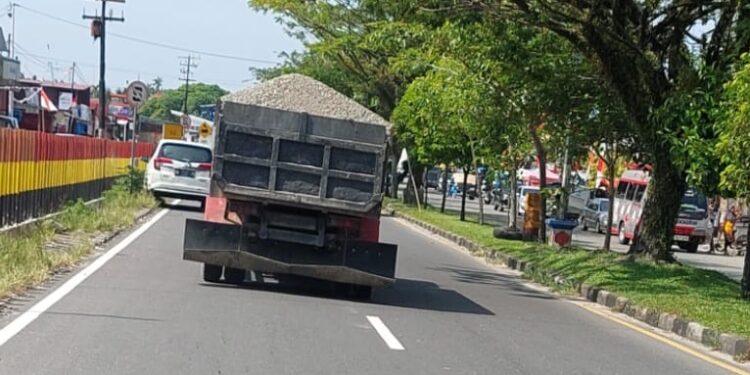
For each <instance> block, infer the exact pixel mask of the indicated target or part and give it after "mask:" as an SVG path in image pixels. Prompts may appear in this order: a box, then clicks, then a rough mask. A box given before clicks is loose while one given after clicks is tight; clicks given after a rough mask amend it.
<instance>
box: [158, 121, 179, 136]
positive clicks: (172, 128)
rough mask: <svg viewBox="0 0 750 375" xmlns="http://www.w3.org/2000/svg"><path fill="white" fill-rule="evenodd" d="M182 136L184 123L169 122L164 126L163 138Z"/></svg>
mask: <svg viewBox="0 0 750 375" xmlns="http://www.w3.org/2000/svg"><path fill="white" fill-rule="evenodd" d="M182 136H183V132H182V125H180V124H172V123H169V122H167V123H165V124H164V126H163V127H162V134H161V137H162V139H182Z"/></svg>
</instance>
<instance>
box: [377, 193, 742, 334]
mask: <svg viewBox="0 0 750 375" xmlns="http://www.w3.org/2000/svg"><path fill="white" fill-rule="evenodd" d="M387 205H388V206H390V207H391V208H393V209H395V210H396V211H398V212H400V213H403V214H406V215H409V216H411V217H414V218H415V219H418V220H421V221H423V222H427V223H430V224H432V225H435V226H437V227H440V228H442V229H443V230H446V231H449V232H452V233H455V234H457V235H460V236H463V237H465V238H467V239H470V240H471V241H473V242H475V243H477V244H480V245H482V246H484V247H486V248H488V249H492V250H495V251H500V252H502V253H505V254H508V255H512V256H514V257H516V258H518V259H521V260H524V261H527V262H532V263H533V264H534V266H535V267H536V268H537V269H539V270H542V271H543V272H546V273H548V274H549V273H554V274H558V275H562V276H565V277H573V278H575V279H576V280H577V281H579V282H583V283H587V284H590V285H593V286H597V287H599V288H602V289H605V290H607V291H610V292H613V293H615V294H617V295H619V296H622V297H626V298H629V299H630V300H632V301H633V302H634V303H636V304H637V305H639V306H642V307H649V308H652V309H656V310H658V311H659V312H666V313H672V314H676V315H678V316H680V317H682V318H683V319H687V320H691V321H696V322H699V323H700V324H702V325H704V326H705V327H708V328H711V329H714V330H717V331H719V332H723V333H733V334H736V335H740V336H744V337H750V318H748V317H750V302H748V301H746V300H743V299H741V298H740V286H739V283H738V282H736V281H734V280H732V279H730V278H728V277H727V276H725V275H723V274H721V273H719V272H716V271H709V270H703V269H698V268H695V267H690V266H686V265H680V264H658V263H655V262H651V261H647V260H630V259H628V258H627V257H624V256H622V255H621V254H617V253H612V252H609V253H607V252H603V251H590V250H583V249H570V250H563V251H561V250H557V249H555V248H553V247H550V246H546V245H543V244H539V243H530V242H522V241H511V240H504V239H498V238H495V237H494V236H493V235H492V228H491V227H490V226H486V225H485V226H482V225H479V224H477V223H472V222H461V221H459V220H458V218H457V217H456V216H454V215H449V214H442V213H440V212H439V211H438V210H436V209H434V208H431V207H429V208H427V209H423V210H422V211H418V210H417V208H416V207H411V206H407V205H404V204H403V203H401V202H398V201H395V200H388V201H387ZM531 277H532V278H534V279H535V280H536V281H542V282H544V281H545V280H544V279H545V277H543V276H542V275H531ZM546 281H549V280H546Z"/></svg>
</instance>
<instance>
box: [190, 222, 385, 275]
mask: <svg viewBox="0 0 750 375" xmlns="http://www.w3.org/2000/svg"><path fill="white" fill-rule="evenodd" d="M396 252H397V246H396V245H392V244H384V243H377V242H365V241H352V242H349V243H346V244H343V245H341V246H339V247H337V248H336V249H325V248H319V247H314V246H306V245H300V244H294V243H289V242H283V241H270V240H258V239H254V240H251V239H250V238H249V236H247V235H244V234H243V230H242V227H241V226H238V225H232V224H221V223H213V222H207V221H201V220H192V219H188V220H187V222H186V223H185V241H184V249H183V259H185V260H192V261H197V262H202V263H207V264H213V265H220V266H228V267H233V268H242V269H247V270H254V271H260V272H269V273H287V274H296V275H301V276H308V277H315V278H319V279H323V280H330V281H337V282H344V283H352V284H360V285H391V284H393V283H394V282H395V280H394V278H395V271H396Z"/></svg>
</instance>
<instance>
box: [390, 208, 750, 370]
mask: <svg viewBox="0 0 750 375" xmlns="http://www.w3.org/2000/svg"><path fill="white" fill-rule="evenodd" d="M391 212H392V215H393V216H395V217H398V218H401V219H404V220H406V221H408V222H410V223H412V224H415V225H417V226H419V227H422V228H424V229H427V230H428V231H430V232H432V233H435V234H437V235H439V236H441V237H443V238H445V239H447V240H450V241H451V242H454V243H456V244H457V245H459V246H461V247H464V248H466V249H467V250H468V251H469V252H470V253H471V254H472V255H474V256H479V257H482V258H484V259H486V260H487V261H489V262H491V263H495V264H502V265H504V266H506V267H508V268H510V269H514V270H517V271H520V272H529V271H534V272H536V273H541V274H543V275H544V276H546V277H549V278H550V279H551V280H553V281H554V282H555V283H556V284H572V285H574V286H575V287H576V288H577V290H578V294H579V295H580V296H581V297H583V298H585V299H587V300H589V301H591V302H595V303H597V304H599V305H602V306H606V307H608V308H610V309H611V310H612V311H614V312H619V313H623V314H625V315H628V316H630V317H632V318H634V319H637V320H639V321H641V322H644V323H646V324H648V325H650V326H652V327H656V328H659V329H661V330H664V331H667V332H672V333H675V334H677V335H679V336H682V337H684V338H686V339H688V340H690V341H693V342H696V343H698V344H702V345H704V346H707V347H709V348H711V349H714V350H718V351H721V352H722V353H726V354H729V355H731V356H732V357H733V358H735V359H749V358H750V340H748V339H746V338H744V337H740V336H736V335H731V334H726V333H720V332H717V331H715V330H713V329H710V328H706V327H704V326H703V325H701V324H700V323H698V322H692V321H687V320H684V319H680V318H679V317H678V316H676V315H674V314H669V313H666V312H659V311H656V310H654V309H650V308H645V307H640V306H637V305H635V304H633V303H632V302H631V301H630V300H629V299H627V298H624V297H619V296H617V295H616V294H614V293H611V292H608V291H606V290H602V289H599V288H597V287H596V286H593V285H588V284H586V283H579V282H577V281H576V280H575V279H571V278H566V277H565V276H564V275H555V274H552V273H550V272H547V271H545V270H543V269H538V268H536V267H534V266H533V265H532V264H529V263H527V262H525V261H522V260H519V259H516V258H514V257H513V256H510V255H508V254H504V253H502V252H500V251H496V250H492V249H487V248H484V247H482V246H481V245H479V244H477V243H474V242H472V241H471V240H469V239H467V238H464V237H461V236H458V235H456V234H454V233H450V232H448V231H446V230H443V229H440V228H437V227H436V226H434V225H432V224H428V223H425V222H423V221H421V220H418V219H415V218H413V217H411V216H409V215H405V214H403V213H401V212H398V211H391Z"/></svg>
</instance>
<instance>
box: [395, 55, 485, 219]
mask: <svg viewBox="0 0 750 375" xmlns="http://www.w3.org/2000/svg"><path fill="white" fill-rule="evenodd" d="M488 89H489V88H488V87H487V86H486V85H485V84H484V83H483V82H482V81H481V80H480V79H479V77H478V76H477V75H476V74H474V73H473V72H471V71H470V70H469V69H467V67H466V66H464V65H462V64H461V63H460V62H457V61H455V60H452V59H449V58H444V59H442V60H441V61H439V62H437V64H435V65H434V68H433V70H431V71H430V72H428V73H427V74H425V75H424V76H422V77H420V78H417V79H416V80H414V82H412V83H411V85H409V87H408V88H407V90H406V93H405V95H404V96H403V98H402V99H401V101H400V102H399V105H398V106H397V107H396V110H395V111H394V113H393V121H394V122H395V123H396V129H397V131H399V134H401V139H402V141H403V142H404V143H405V144H409V145H413V149H414V150H415V151H416V154H417V157H418V158H419V159H420V161H422V162H423V163H428V164H431V163H433V164H434V163H445V164H446V165H450V164H456V165H458V166H459V167H461V168H462V169H463V171H464V189H463V194H462V201H461V213H460V218H461V220H462V221H463V220H465V215H466V214H465V212H466V190H467V188H466V177H467V176H468V174H469V172H470V171H471V170H475V171H476V170H477V165H478V160H479V158H480V157H481V156H482V155H483V154H484V153H485V150H486V141H487V140H488V138H487V137H486V133H483V132H484V131H485V129H486V128H487V125H488V124H490V118H491V117H490V113H489V111H491V110H492V109H493V106H492V103H491V102H488V99H490V98H491V97H492V95H490V93H489V92H488ZM477 188H479V187H477ZM480 223H481V213H480Z"/></svg>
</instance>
